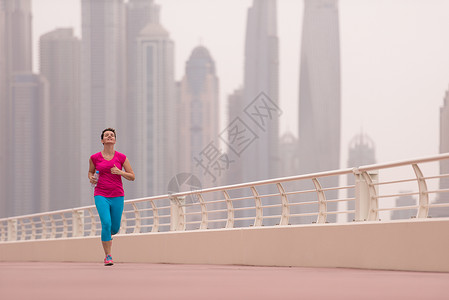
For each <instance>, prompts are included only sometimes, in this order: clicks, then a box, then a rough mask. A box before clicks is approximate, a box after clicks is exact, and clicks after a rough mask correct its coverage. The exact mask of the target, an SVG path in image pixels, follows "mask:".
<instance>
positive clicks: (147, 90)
mask: <svg viewBox="0 0 449 300" xmlns="http://www.w3.org/2000/svg"><path fill="white" fill-rule="evenodd" d="M137 66H138V67H137V69H136V71H137V72H138V73H137V74H138V75H137V87H138V93H137V97H138V100H137V107H138V111H139V112H140V113H139V114H138V115H137V116H136V122H137V123H136V124H137V125H136V127H135V130H136V133H137V136H138V139H137V140H136V142H135V143H134V146H135V147H136V148H137V149H138V151H139V157H138V161H139V163H140V164H141V165H142V166H143V167H144V168H143V172H142V174H141V176H142V178H141V179H140V182H141V184H140V185H139V187H140V188H141V192H140V193H141V194H142V195H145V196H148V195H160V194H164V193H167V186H168V182H169V180H170V178H171V177H172V176H175V174H174V173H175V166H176V151H177V149H176V147H175V144H176V140H175V136H176V107H175V102H174V100H175V98H174V97H175V79H174V43H173V41H172V40H171V39H170V36H169V33H168V31H167V30H166V29H165V28H164V27H163V26H162V25H161V24H159V23H149V24H148V25H147V26H146V27H145V28H144V29H142V30H141V31H140V33H139V36H138V38H137Z"/></svg>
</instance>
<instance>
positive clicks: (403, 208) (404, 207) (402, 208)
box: [376, 205, 418, 211]
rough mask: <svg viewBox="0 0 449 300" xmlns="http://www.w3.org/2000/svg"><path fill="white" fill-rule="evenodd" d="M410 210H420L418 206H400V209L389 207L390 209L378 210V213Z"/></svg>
mask: <svg viewBox="0 0 449 300" xmlns="http://www.w3.org/2000/svg"><path fill="white" fill-rule="evenodd" d="M409 209H413V210H415V209H418V206H417V205H410V206H398V207H389V208H378V209H376V210H377V211H394V210H409Z"/></svg>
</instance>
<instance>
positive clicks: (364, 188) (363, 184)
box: [352, 168, 378, 222]
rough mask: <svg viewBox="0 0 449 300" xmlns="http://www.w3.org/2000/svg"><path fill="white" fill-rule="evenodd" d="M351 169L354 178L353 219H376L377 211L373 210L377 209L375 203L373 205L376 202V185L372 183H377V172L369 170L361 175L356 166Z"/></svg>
mask: <svg viewBox="0 0 449 300" xmlns="http://www.w3.org/2000/svg"><path fill="white" fill-rule="evenodd" d="M352 171H353V174H354V178H355V221H356V222H360V221H367V220H373V219H377V217H376V216H377V211H373V210H376V209H377V205H373V203H377V198H376V196H377V187H374V186H372V184H373V183H377V181H378V172H377V171H370V172H369V173H365V176H363V173H362V172H361V171H360V170H359V169H357V168H354V169H353V170H352ZM366 176H368V177H366ZM367 178H368V179H369V180H367ZM369 181H370V182H369Z"/></svg>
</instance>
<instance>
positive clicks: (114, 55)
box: [81, 0, 126, 204]
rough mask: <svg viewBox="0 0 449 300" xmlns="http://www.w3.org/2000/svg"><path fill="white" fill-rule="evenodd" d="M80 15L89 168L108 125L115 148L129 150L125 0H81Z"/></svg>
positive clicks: (85, 192) (86, 189) (87, 194)
mask: <svg viewBox="0 0 449 300" xmlns="http://www.w3.org/2000/svg"><path fill="white" fill-rule="evenodd" d="M81 17H82V39H83V41H82V70H81V74H82V77H81V78H82V81H81V90H82V93H81V140H82V141H83V143H82V145H83V147H82V149H81V168H82V169H86V168H87V166H88V163H87V161H88V159H89V157H90V155H92V154H93V153H94V152H98V151H100V150H101V149H102V145H101V142H100V134H101V131H102V130H103V129H104V128H106V127H114V128H115V129H116V130H117V145H116V149H117V150H118V151H122V152H126V151H124V150H126V149H125V145H126V140H123V141H122V140H121V137H122V136H121V134H122V131H121V129H122V128H125V125H124V124H126V114H123V112H124V111H125V107H126V102H125V101H124V99H125V95H126V91H125V78H126V77H125V76H126V66H125V59H126V57H125V6H124V2H123V0H95V1H91V0H82V2H81ZM122 126H123V127H122ZM123 136H125V131H123ZM122 146H123V149H124V150H122ZM86 181H87V179H86ZM81 187H82V192H81V199H82V201H85V202H84V203H83V204H91V203H92V200H91V198H92V191H91V187H90V185H89V184H88V182H87V183H86V184H82V185H81Z"/></svg>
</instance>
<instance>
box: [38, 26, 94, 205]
mask: <svg viewBox="0 0 449 300" xmlns="http://www.w3.org/2000/svg"><path fill="white" fill-rule="evenodd" d="M39 46H40V64H39V65H40V74H41V75H43V76H45V78H46V79H47V80H48V83H49V101H50V107H51V110H50V113H49V126H50V128H49V130H50V133H49V134H50V136H49V138H50V141H49V142H50V155H51V158H52V159H51V161H50V165H49V168H50V173H51V174H53V177H52V183H51V185H50V187H49V188H50V209H51V210H59V209H66V208H71V207H77V206H80V204H81V203H80V189H81V182H83V183H84V184H85V183H86V174H85V173H86V172H85V170H86V158H83V159H82V161H83V162H84V164H83V165H84V168H83V169H81V166H82V165H81V164H80V160H81V157H80V150H79V149H80V147H81V145H82V143H80V142H81V140H80V114H79V111H80V80H81V73H80V65H81V42H80V40H79V38H77V37H75V36H74V35H73V29H72V28H58V29H55V30H53V31H51V32H48V33H46V34H44V35H42V36H41V37H40V41H39ZM67 137H70V138H67ZM68 157H70V159H67V158H68ZM67 170H71V171H70V172H67ZM56 174H65V175H64V176H55V175H56Z"/></svg>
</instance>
